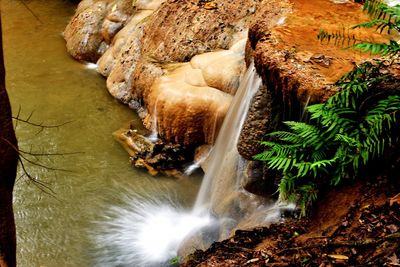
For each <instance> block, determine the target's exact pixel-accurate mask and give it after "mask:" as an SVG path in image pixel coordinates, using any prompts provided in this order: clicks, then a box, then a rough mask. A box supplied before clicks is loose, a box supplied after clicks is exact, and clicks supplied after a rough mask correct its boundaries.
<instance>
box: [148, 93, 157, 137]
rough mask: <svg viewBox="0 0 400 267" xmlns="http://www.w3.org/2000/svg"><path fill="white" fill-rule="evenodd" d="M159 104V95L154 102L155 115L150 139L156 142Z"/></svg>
mask: <svg viewBox="0 0 400 267" xmlns="http://www.w3.org/2000/svg"><path fill="white" fill-rule="evenodd" d="M157 104H158V97H157V99H156V102H155V103H154V109H153V115H152V120H151V134H150V135H149V140H150V141H152V142H156V141H157V140H158V123H157Z"/></svg>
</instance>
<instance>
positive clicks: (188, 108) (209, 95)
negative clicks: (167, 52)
mask: <svg viewBox="0 0 400 267" xmlns="http://www.w3.org/2000/svg"><path fill="white" fill-rule="evenodd" d="M178 71H179V70H178ZM175 74H176V73H175V72H173V73H172V74H171V76H169V75H167V76H164V77H162V78H160V79H159V80H157V81H156V82H155V83H154V84H153V86H152V87H151V88H150V92H149V94H148V95H147V97H146V98H145V102H146V103H147V110H148V116H147V118H146V119H145V126H147V128H148V129H150V128H151V127H152V125H153V123H155V122H154V120H157V122H156V123H157V132H158V133H159V135H160V136H162V137H163V138H165V139H166V140H171V141H174V142H176V143H182V144H187V145H188V144H193V145H196V144H202V143H213V141H214V139H215V138H216V135H215V133H216V131H217V129H219V126H220V125H221V123H222V121H223V118H224V116H225V114H226V112H227V110H228V108H229V105H230V103H231V100H232V96H231V95H229V94H226V93H224V92H221V91H219V90H217V89H215V88H212V87H208V86H193V85H190V84H187V83H185V82H184V80H185V77H183V76H179V77H180V78H177V77H176V76H174V75H175ZM181 75H185V73H182V74H181Z"/></svg>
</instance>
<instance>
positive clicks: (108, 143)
mask: <svg viewBox="0 0 400 267" xmlns="http://www.w3.org/2000/svg"><path fill="white" fill-rule="evenodd" d="M74 8H75V6H74V5H73V4H72V3H71V2H69V1H63V0H52V1H48V0H30V1H26V0H25V1H22V0H3V1H2V7H1V11H2V19H3V35H4V50H5V61H6V62H5V63H6V71H7V88H8V91H9V94H10V100H11V102H12V105H13V113H14V115H16V114H17V113H18V110H19V108H20V109H21V116H22V117H23V118H26V117H27V116H29V114H30V113H31V112H34V113H33V116H32V117H31V119H30V120H31V121H32V122H35V123H42V122H43V123H44V124H47V125H57V124H62V123H64V122H68V121H72V122H71V123H69V124H66V125H64V126H62V127H59V128H52V129H44V130H42V131H40V128H37V127H33V126H30V125H27V124H23V123H18V125H17V135H18V138H19V143H20V147H21V149H23V150H26V151H29V150H31V149H32V150H33V151H36V152H39V153H59V152H82V153H81V154H75V155H64V156H48V157H40V163H41V164H44V165H46V166H50V167H54V168H62V169H67V170H70V171H71V172H65V171H52V170H46V169H43V168H40V167H35V166H31V165H30V164H27V169H28V171H29V173H30V174H31V175H32V176H33V177H35V178H36V179H38V181H40V182H44V183H46V184H47V185H48V186H49V187H50V188H51V190H52V191H53V192H54V195H55V197H54V196H51V195H49V194H47V193H44V192H42V191H41V190H40V189H39V188H37V187H36V186H35V185H34V184H32V183H28V182H27V179H26V178H21V179H19V180H18V182H17V184H16V188H15V199H14V203H15V213H16V224H17V231H18V255H17V257H18V265H19V266H21V267H25V266H26V267H33V266H45V267H53V266H54V267H62V266H92V265H93V264H94V262H95V259H94V258H93V254H91V252H92V249H93V247H94V246H95V244H93V238H92V237H91V236H90V234H88V233H89V232H96V227H98V224H93V221H101V220H103V216H102V215H103V212H104V211H106V210H107V209H109V208H111V207H114V206H123V205H126V199H129V201H130V200H131V199H134V198H135V196H136V195H138V196H140V197H142V196H145V197H146V198H157V197H158V196H165V195H173V196H174V198H176V199H178V201H179V202H181V203H183V205H185V206H190V205H191V203H192V201H193V199H194V197H195V194H196V192H197V189H198V184H199V179H195V178H191V179H180V180H177V179H173V178H166V177H158V179H155V178H153V177H150V176H149V175H148V174H147V173H146V172H144V171H141V170H137V169H133V168H132V167H131V166H130V164H129V162H128V157H127V154H126V153H125V151H123V149H122V148H120V146H119V145H118V144H117V143H116V142H115V141H114V140H113V139H112V137H111V133H112V132H113V131H115V130H117V129H118V128H120V127H121V126H122V125H123V124H124V123H127V122H129V121H131V120H133V121H134V124H136V125H137V127H140V125H141V123H140V121H139V119H138V118H137V117H136V115H135V114H134V113H133V112H132V111H131V110H129V109H128V108H127V107H126V106H124V105H121V104H120V103H118V102H116V101H115V100H114V99H112V97H110V96H109V94H108V92H107V90H106V88H105V81H104V79H103V78H102V77H101V76H99V75H98V74H97V73H96V72H95V71H94V70H91V69H87V68H86V67H85V65H84V64H81V63H79V62H76V61H74V60H73V59H72V58H71V57H70V56H69V55H68V54H67V53H66V51H65V44H64V41H63V39H62V36H61V32H62V30H63V29H64V27H65V25H66V24H67V22H68V20H69V18H70V17H71V16H72V15H73V12H74ZM22 174H23V172H22V170H21V168H20V170H19V175H22ZM103 230H104V229H103ZM103 230H102V231H103ZM96 255H98V254H96Z"/></svg>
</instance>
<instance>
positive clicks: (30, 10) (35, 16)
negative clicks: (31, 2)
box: [20, 0, 43, 24]
mask: <svg viewBox="0 0 400 267" xmlns="http://www.w3.org/2000/svg"><path fill="white" fill-rule="evenodd" d="M20 2H21V3H22V4H23V5H24V6H25V8H26V9H27V10H28V11H29V13H31V14H32V16H33V17H34V18H35V19H36V20H37V21H39V22H40V24H43V22H42V21H41V20H40V18H39V17H38V15H36V14H35V12H33V10H32V9H31V8H30V7H29V6H28V4H27V3H25V1H24V0H20Z"/></svg>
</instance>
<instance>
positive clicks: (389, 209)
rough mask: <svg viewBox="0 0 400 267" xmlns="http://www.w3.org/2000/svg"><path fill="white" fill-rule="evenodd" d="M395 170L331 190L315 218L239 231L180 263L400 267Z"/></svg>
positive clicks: (398, 195)
mask: <svg viewBox="0 0 400 267" xmlns="http://www.w3.org/2000/svg"><path fill="white" fill-rule="evenodd" d="M397 165H398V161H397ZM395 169H396V168H394V169H392V172H391V173H386V174H385V175H382V176H378V177H375V178H373V179H368V180H364V181H360V182H358V183H356V184H352V185H345V186H342V187H341V188H337V189H335V190H331V191H329V193H327V194H326V195H325V197H324V198H322V199H321V200H320V201H319V202H318V203H317V205H316V207H317V208H316V210H315V211H314V214H313V216H311V217H310V218H307V219H300V220H298V219H296V218H293V217H290V216H289V217H287V218H286V219H283V221H282V223H279V224H274V225H271V226H270V227H262V228H256V229H254V230H251V231H242V230H238V231H236V233H235V235H234V236H233V237H231V238H230V239H228V240H225V241H222V242H218V243H214V244H213V245H212V246H211V247H210V248H209V249H208V250H206V251H196V252H195V253H194V254H192V255H190V256H189V257H187V259H186V261H185V262H184V263H183V264H182V265H181V266H185V267H189V266H191V267H192V266H219V267H221V266H229V267H234V266H399V263H400V260H399V259H400V258H399V257H400V193H399V191H400V190H399V188H400V187H399V185H400V183H399V181H398V170H399V168H398V167H397V170H395ZM396 173H397V174H396ZM396 180H397V181H396Z"/></svg>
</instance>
